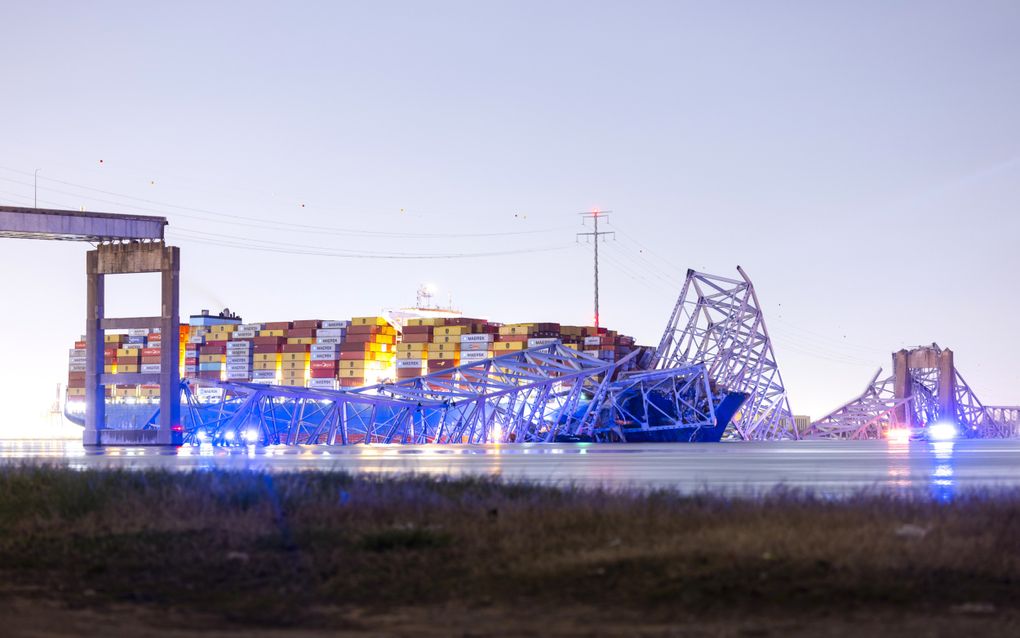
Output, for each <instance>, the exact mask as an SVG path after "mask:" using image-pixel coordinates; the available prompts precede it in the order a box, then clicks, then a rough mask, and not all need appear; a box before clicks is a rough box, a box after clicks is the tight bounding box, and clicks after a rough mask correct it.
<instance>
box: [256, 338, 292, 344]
mask: <svg viewBox="0 0 1020 638" xmlns="http://www.w3.org/2000/svg"><path fill="white" fill-rule="evenodd" d="M286 342H287V340H286V339H284V338H283V337H255V338H254V339H252V343H254V344H255V345H257V346H276V345H279V344H281V343H286Z"/></svg>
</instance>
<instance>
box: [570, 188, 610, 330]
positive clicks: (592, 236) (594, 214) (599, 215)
mask: <svg viewBox="0 0 1020 638" xmlns="http://www.w3.org/2000/svg"><path fill="white" fill-rule="evenodd" d="M611 212H612V211H609V210H599V209H597V208H596V209H594V210H592V211H590V212H587V213H581V223H582V224H584V223H586V222H587V221H588V220H589V219H590V220H592V221H593V222H594V226H595V228H594V230H593V231H592V232H587V233H577V240H578V241H580V240H581V237H584V238H585V240H586V241H592V240H594V242H595V328H596V329H598V327H599V238H600V237H603V236H606V235H612V236H613V239H616V233H615V232H613V231H611V230H608V231H605V230H604V231H601V232H600V231H599V219H604V218H606V217H609V213H611Z"/></svg>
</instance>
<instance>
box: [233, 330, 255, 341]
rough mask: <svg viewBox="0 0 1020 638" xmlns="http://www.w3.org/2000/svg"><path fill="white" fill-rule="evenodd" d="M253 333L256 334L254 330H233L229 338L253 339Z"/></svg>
mask: <svg viewBox="0 0 1020 638" xmlns="http://www.w3.org/2000/svg"><path fill="white" fill-rule="evenodd" d="M255 333H256V331H255V330H235V331H234V332H233V334H231V335H230V338H231V339H254V338H255Z"/></svg>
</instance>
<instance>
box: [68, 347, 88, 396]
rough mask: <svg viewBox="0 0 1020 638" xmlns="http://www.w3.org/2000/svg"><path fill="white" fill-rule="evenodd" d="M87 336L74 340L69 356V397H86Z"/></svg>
mask: <svg viewBox="0 0 1020 638" xmlns="http://www.w3.org/2000/svg"><path fill="white" fill-rule="evenodd" d="M85 363H86V356H85V336H84V335H82V338H81V339H80V340H79V341H75V342H74V348H72V349H71V350H69V351H68V356H67V399H68V400H69V401H74V400H80V401H81V400H84V399H85Z"/></svg>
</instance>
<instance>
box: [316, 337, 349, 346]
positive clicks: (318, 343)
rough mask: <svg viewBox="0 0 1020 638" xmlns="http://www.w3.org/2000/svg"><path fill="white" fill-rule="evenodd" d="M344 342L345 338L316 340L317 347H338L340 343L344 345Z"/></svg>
mask: <svg viewBox="0 0 1020 638" xmlns="http://www.w3.org/2000/svg"><path fill="white" fill-rule="evenodd" d="M343 340H344V338H343V337H316V338H315V344H316V345H320V344H322V345H325V344H330V345H336V344H338V343H342V342H343Z"/></svg>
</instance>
